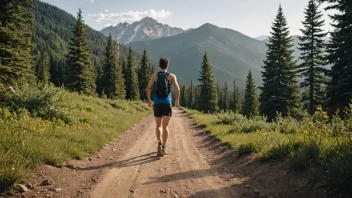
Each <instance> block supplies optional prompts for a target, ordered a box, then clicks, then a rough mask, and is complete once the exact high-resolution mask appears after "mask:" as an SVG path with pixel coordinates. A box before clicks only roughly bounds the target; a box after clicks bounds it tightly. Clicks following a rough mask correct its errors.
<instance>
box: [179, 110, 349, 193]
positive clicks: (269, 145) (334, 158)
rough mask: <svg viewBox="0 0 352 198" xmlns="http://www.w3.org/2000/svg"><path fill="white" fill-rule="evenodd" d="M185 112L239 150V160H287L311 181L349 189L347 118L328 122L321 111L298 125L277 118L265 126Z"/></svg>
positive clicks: (236, 116) (260, 120) (257, 121)
mask: <svg viewBox="0 0 352 198" xmlns="http://www.w3.org/2000/svg"><path fill="white" fill-rule="evenodd" d="M351 109H352V108H351ZM185 111H186V112H187V113H188V115H190V116H191V117H192V118H193V120H194V121H195V122H196V123H197V124H198V125H199V126H204V127H206V128H205V129H206V130H208V131H210V132H211V134H212V135H213V136H214V137H216V138H217V139H219V140H221V141H222V142H223V143H225V144H226V145H230V146H231V148H233V149H234V150H235V151H237V153H238V157H241V156H243V155H246V154H250V153H257V155H258V157H259V159H260V160H262V161H276V160H283V159H287V160H288V162H289V165H290V167H291V168H292V169H293V170H298V171H304V170H309V171H310V173H311V174H312V175H313V178H315V179H317V180H325V181H326V182H327V183H328V184H332V185H335V186H336V187H338V188H340V189H341V190H348V189H351V188H352V138H351V133H352V128H351V126H352V118H351V117H349V118H346V119H345V120H342V119H340V118H339V117H337V116H334V117H332V118H331V119H329V117H328V116H327V114H326V112H323V111H322V110H321V109H320V108H319V109H317V112H316V113H315V115H314V116H312V117H307V118H306V119H304V120H302V121H297V120H295V119H293V118H290V117H288V118H281V117H279V118H278V119H277V121H276V122H272V123H267V122H266V121H265V120H266V118H261V117H255V118H252V119H247V118H244V117H243V116H241V115H239V114H234V113H220V114H217V115H215V114H202V113H200V112H198V111H195V110H188V109H185Z"/></svg>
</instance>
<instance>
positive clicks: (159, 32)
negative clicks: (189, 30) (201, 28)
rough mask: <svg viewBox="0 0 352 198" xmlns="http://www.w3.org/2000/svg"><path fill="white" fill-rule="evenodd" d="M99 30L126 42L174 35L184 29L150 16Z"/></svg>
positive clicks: (121, 41)
mask: <svg viewBox="0 0 352 198" xmlns="http://www.w3.org/2000/svg"><path fill="white" fill-rule="evenodd" d="M101 32H102V33H103V34H104V35H106V36H108V35H109V34H110V33H111V35H112V37H113V38H114V39H116V40H117V41H118V42H120V43H124V44H127V43H132V42H136V41H145V40H151V39H156V38H163V37H169V36H175V35H177V34H181V33H183V32H184V30H182V29H180V28H173V27H170V26H168V25H164V24H161V23H159V22H157V21H156V20H154V19H152V18H150V17H146V18H144V19H142V20H140V21H137V22H134V23H132V24H128V23H120V24H118V25H116V26H110V27H107V28H104V29H103V30H101Z"/></svg>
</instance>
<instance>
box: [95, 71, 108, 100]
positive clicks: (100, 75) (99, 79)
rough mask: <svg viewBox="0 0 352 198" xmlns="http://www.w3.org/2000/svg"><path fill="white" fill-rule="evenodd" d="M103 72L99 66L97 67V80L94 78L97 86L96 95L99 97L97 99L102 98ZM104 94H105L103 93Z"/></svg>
mask: <svg viewBox="0 0 352 198" xmlns="http://www.w3.org/2000/svg"><path fill="white" fill-rule="evenodd" d="M103 75H104V71H103V68H102V67H101V66H98V67H97V78H96V85H97V93H98V95H99V97H102V95H103V92H104V82H103V81H104V78H103ZM104 94H105V92H104ZM105 95H106V94H105Z"/></svg>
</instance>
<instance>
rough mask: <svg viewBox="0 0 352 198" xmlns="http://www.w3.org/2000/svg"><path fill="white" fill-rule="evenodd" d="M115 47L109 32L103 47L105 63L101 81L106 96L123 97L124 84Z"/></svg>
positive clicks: (112, 97)
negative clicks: (105, 44) (104, 47)
mask: <svg viewBox="0 0 352 198" xmlns="http://www.w3.org/2000/svg"><path fill="white" fill-rule="evenodd" d="M115 48H116V46H115V45H114V43H113V40H112V37H111V34H110V35H109V38H108V44H107V46H106V49H105V61H104V62H105V64H104V71H103V77H102V80H101V81H102V87H103V90H104V93H105V94H106V96H107V98H109V99H123V98H124V95H125V89H124V88H125V84H124V81H123V77H122V73H121V69H120V68H119V66H118V60H117V59H116V54H115V51H116V50H115Z"/></svg>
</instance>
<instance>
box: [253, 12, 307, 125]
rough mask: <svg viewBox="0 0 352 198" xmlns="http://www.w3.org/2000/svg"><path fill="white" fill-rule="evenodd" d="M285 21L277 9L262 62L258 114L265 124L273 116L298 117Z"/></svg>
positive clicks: (296, 92)
mask: <svg viewBox="0 0 352 198" xmlns="http://www.w3.org/2000/svg"><path fill="white" fill-rule="evenodd" d="M289 34H290V33H289V30H288V27H287V22H286V18H285V16H284V13H283V11H282V8H281V5H280V7H279V10H278V13H277V16H276V19H275V21H274V23H273V27H272V33H271V37H270V38H269V43H268V44H267V46H268V50H267V53H266V60H265V61H264V67H263V68H264V71H263V72H262V76H263V87H261V90H262V92H261V94H260V102H261V104H260V112H261V113H263V114H264V115H266V116H268V119H269V120H272V119H274V118H275V117H276V112H279V113H282V115H283V116H287V115H289V114H291V115H293V116H296V115H298V113H299V110H300V107H301V104H300V101H301V99H300V95H299V85H298V82H297V80H296V73H297V71H296V62H295V61H294V57H293V52H294V51H293V50H291V48H292V47H293V45H292V44H291V42H292V37H291V36H290V35H289Z"/></svg>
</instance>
